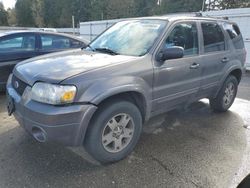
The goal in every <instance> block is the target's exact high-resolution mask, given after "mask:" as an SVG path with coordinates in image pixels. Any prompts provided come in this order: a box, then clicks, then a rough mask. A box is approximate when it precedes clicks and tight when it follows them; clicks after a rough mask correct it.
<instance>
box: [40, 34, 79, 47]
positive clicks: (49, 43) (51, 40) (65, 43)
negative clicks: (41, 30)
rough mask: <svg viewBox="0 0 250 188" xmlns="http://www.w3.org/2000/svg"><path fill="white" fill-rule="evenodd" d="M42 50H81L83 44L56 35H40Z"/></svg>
mask: <svg viewBox="0 0 250 188" xmlns="http://www.w3.org/2000/svg"><path fill="white" fill-rule="evenodd" d="M41 40H42V49H43V50H60V49H70V48H81V47H83V44H82V43H81V42H80V41H77V40H74V39H71V38H68V37H64V36H58V35H47V34H46V35H45V34H43V35H41Z"/></svg>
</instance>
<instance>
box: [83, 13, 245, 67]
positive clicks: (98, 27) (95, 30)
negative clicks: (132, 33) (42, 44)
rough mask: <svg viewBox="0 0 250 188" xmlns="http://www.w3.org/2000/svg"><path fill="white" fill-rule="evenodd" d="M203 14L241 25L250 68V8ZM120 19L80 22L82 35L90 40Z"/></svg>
mask: <svg viewBox="0 0 250 188" xmlns="http://www.w3.org/2000/svg"><path fill="white" fill-rule="evenodd" d="M202 14H203V15H204V16H211V17H228V19H229V20H232V21H234V22H236V23H237V24H238V25H239V27H240V30H241V32H242V35H243V38H244V42H245V47H246V49H247V52H248V54H247V64H248V67H249V69H250V8H238V9H227V10H218V11H209V12H203V13H202ZM118 21H121V19H116V20H102V21H92V22H82V23H80V35H81V36H82V37H83V38H86V39H88V40H93V39H94V38H95V37H96V36H97V35H99V34H100V33H102V32H103V31H104V30H105V29H107V28H108V27H110V26H111V25H113V24H114V23H116V22H118Z"/></svg>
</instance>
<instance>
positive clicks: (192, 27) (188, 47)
mask: <svg viewBox="0 0 250 188" xmlns="http://www.w3.org/2000/svg"><path fill="white" fill-rule="evenodd" d="M171 46H180V47H183V48H184V54H185V55H194V54H198V33H197V27H196V24H195V23H182V24H178V25H176V26H175V27H174V29H173V30H172V31H171V33H170V35H169V36H168V38H167V40H166V44H165V47H166V48H170V47H171Z"/></svg>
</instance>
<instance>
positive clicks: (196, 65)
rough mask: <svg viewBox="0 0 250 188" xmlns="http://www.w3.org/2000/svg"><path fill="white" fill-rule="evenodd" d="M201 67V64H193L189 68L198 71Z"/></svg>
mask: <svg viewBox="0 0 250 188" xmlns="http://www.w3.org/2000/svg"><path fill="white" fill-rule="evenodd" d="M199 67H200V64H199V63H193V64H192V65H191V66H190V67H189V68H190V69H198V68H199Z"/></svg>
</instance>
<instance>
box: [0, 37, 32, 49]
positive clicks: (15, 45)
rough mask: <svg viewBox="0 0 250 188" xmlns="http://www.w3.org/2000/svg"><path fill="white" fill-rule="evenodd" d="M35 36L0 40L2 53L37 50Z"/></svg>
mask: <svg viewBox="0 0 250 188" xmlns="http://www.w3.org/2000/svg"><path fill="white" fill-rule="evenodd" d="M35 43H36V40H35V36H34V35H24V36H12V37H8V38H5V39H1V40H0V52H1V53H5V52H22V51H34V50H35Z"/></svg>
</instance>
